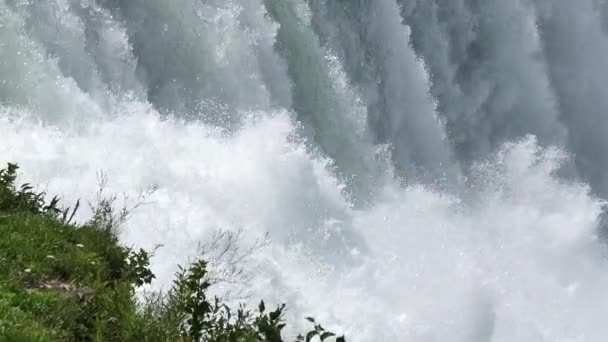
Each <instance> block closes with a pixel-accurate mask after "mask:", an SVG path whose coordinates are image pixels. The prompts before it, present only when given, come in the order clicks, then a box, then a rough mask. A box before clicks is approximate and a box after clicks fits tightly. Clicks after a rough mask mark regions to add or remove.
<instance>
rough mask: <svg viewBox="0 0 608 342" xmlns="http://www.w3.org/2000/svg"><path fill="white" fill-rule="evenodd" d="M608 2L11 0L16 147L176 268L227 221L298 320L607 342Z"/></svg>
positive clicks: (6, 146)
mask: <svg viewBox="0 0 608 342" xmlns="http://www.w3.org/2000/svg"><path fill="white" fill-rule="evenodd" d="M607 3H608V2H606V1H602V0H579V1H569V0H509V1H505V0H485V1H481V0H374V1H364V0H349V1H346V0H306V1H305V0H173V1H164V0H129V1H120V0H53V1H35V0H0V139H1V140H0V141H1V142H2V143H1V144H0V156H1V158H0V162H2V163H4V162H14V163H18V164H19V165H20V166H21V170H22V172H23V174H21V175H20V177H21V178H22V179H23V180H27V181H30V182H32V183H35V184H39V186H40V187H41V188H44V189H46V190H47V192H48V193H52V194H58V195H60V196H62V198H63V201H64V202H66V203H68V204H69V203H73V202H75V201H76V200H78V199H81V200H82V201H83V203H85V202H86V201H91V202H92V201H94V199H95V196H96V195H95V194H96V192H97V190H98V188H99V175H100V174H101V173H103V175H104V177H106V178H107V180H108V182H107V184H106V188H105V189H104V191H105V193H107V194H113V193H114V194H117V195H118V198H119V199H120V201H122V202H121V203H123V202H124V204H125V205H127V206H130V205H133V204H135V203H138V201H143V203H142V205H140V206H138V208H137V210H135V211H134V212H133V213H132V216H131V217H130V219H129V221H128V222H127V223H126V224H125V226H124V227H123V230H122V232H121V236H120V238H121V240H122V242H123V243H125V244H128V245H134V246H138V247H142V248H146V249H149V250H152V249H154V248H155V247H156V246H159V245H160V247H159V248H158V249H157V250H156V252H155V254H154V255H155V256H154V259H153V261H152V270H153V272H154V273H155V274H156V276H157V281H156V282H155V283H154V284H153V287H154V288H155V289H162V288H166V287H167V286H170V281H171V279H172V276H173V273H174V272H175V271H176V269H177V265H178V264H184V263H186V262H188V261H189V260H192V258H194V257H197V256H200V253H201V245H202V244H204V243H205V242H206V241H209V239H211V238H212V237H213V236H214V234H216V233H217V232H218V230H221V231H228V232H236V233H238V234H237V235H238V236H239V239H238V241H236V242H235V245H234V246H233V247H234V248H237V249H241V250H245V251H248V250H249V249H248V248H249V247H248V246H251V245H255V244H256V241H261V240H263V239H265V238H266V237H267V238H268V243H267V244H263V246H261V247H260V248H257V249H255V250H253V251H251V252H250V253H249V254H248V255H247V256H246V257H245V258H238V259H237V260H238V263H239V266H242V267H243V268H244V269H245V270H247V272H248V274H247V279H248V281H247V282H246V283H245V282H239V281H238V279H235V281H234V284H233V285H232V288H231V290H232V293H239V294H242V295H243V298H241V299H243V300H245V301H250V302H251V303H255V302H256V301H257V300H258V299H260V298H264V299H265V300H266V301H267V302H268V303H271V302H274V303H281V302H285V303H287V304H288V307H289V308H290V311H289V312H288V317H287V318H288V319H290V321H293V322H295V323H296V324H295V327H294V328H295V329H299V328H300V326H298V324H302V325H305V323H306V322H299V320H300V318H301V317H303V316H310V315H312V316H315V317H316V318H317V319H318V320H319V321H321V322H323V323H324V325H326V326H331V327H332V330H334V331H344V332H345V333H346V335H347V337H348V340H352V341H462V342H470V341H489V340H491V341H539V340H542V341H604V340H605V339H606V336H608V326H607V325H606V324H605V322H604V316H605V314H608V295H607V294H606V291H605V289H606V288H607V286H608V272H606V271H607V270H608V262H607V260H606V257H605V255H606V246H605V241H603V240H602V239H603V238H600V237H599V236H601V234H600V233H601V232H602V228H601V221H602V217H603V216H604V209H605V208H604V207H605V200H604V198H606V196H608V172H606V170H607V169H608V134H605V133H606V132H608V112H607V111H608V88H607V86H606V84H608V59H607V58H606V56H607V55H608V29H607V27H608V5H607ZM150 186H154V187H155V188H156V189H157V190H156V191H155V192H154V193H152V194H150V195H149V196H148V197H146V198H144V199H142V198H140V197H139V195H140V194H141V193H142V192H145V189H147V188H149V187H150ZM123 195H124V196H123ZM90 215H91V213H90V210H88V209H86V208H85V209H83V210H81V211H80V212H79V213H78V217H77V219H78V220H80V222H83V221H86V220H87V219H88V218H89V217H90ZM231 262H235V260H232V259H230V258H227V259H226V260H221V261H220V262H218V263H216V264H214V265H213V268H214V270H215V271H217V272H221V270H222V269H223V268H224V267H229V266H230V263H231ZM225 290H226V289H225V288H223V287H222V286H219V287H218V288H217V292H218V294H220V295H221V294H224V293H225Z"/></svg>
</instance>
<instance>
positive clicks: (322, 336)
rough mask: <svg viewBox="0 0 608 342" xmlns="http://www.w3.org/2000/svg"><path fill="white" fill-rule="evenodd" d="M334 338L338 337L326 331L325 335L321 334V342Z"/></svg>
mask: <svg viewBox="0 0 608 342" xmlns="http://www.w3.org/2000/svg"><path fill="white" fill-rule="evenodd" d="M332 336H336V334H334V333H332V332H329V331H326V332H324V333H322V334H321V341H325V339H327V338H329V337H332Z"/></svg>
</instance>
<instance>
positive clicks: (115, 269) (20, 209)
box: [0, 164, 344, 342]
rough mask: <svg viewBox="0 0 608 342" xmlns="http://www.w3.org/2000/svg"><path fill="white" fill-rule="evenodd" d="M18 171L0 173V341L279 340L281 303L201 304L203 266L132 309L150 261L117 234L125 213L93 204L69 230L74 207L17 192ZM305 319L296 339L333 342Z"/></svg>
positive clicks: (27, 189) (28, 190) (25, 189)
mask: <svg viewBox="0 0 608 342" xmlns="http://www.w3.org/2000/svg"><path fill="white" fill-rule="evenodd" d="M17 170H18V168H17V166H16V165H14V164H9V165H8V167H7V168H5V169H3V170H0V342H2V341H45V342H46V341H218V342H232V341H234V342H239V341H242V342H255V341H268V342H281V341H284V338H283V336H282V330H283V329H284V327H285V322H284V321H283V312H284V310H285V306H280V307H278V308H276V309H275V310H267V309H266V307H265V305H264V303H263V302H261V303H260V305H259V307H258V308H256V310H247V309H246V308H245V307H244V306H240V307H239V308H237V309H236V310H234V309H231V308H229V307H228V306H226V305H224V304H223V303H222V301H221V300H220V299H218V298H208V296H207V293H206V292H207V290H208V288H209V287H210V283H209V281H208V280H207V278H208V276H207V270H206V266H207V264H206V263H205V261H203V260H198V261H196V262H194V263H193V264H192V265H189V266H188V267H186V268H180V271H179V272H178V273H177V274H176V278H175V280H174V286H173V288H172V289H171V290H170V291H168V292H167V293H165V294H155V295H151V296H149V297H148V298H146V299H145V301H144V302H143V303H142V302H138V301H137V299H136V296H135V291H136V289H137V287H139V286H142V285H143V284H146V283H150V282H151V281H152V280H153V278H154V275H153V274H152V273H151V271H150V270H149V268H148V266H149V262H150V260H149V254H148V253H147V252H146V251H143V250H139V251H133V250H131V249H129V248H126V247H124V246H122V245H121V244H120V243H119V241H118V238H117V237H116V231H117V228H118V227H117V225H119V224H120V223H122V222H123V221H124V218H125V217H126V212H125V211H124V210H123V211H119V213H118V214H114V212H113V210H112V200H102V201H100V202H99V204H98V207H97V208H95V215H94V216H93V218H92V219H91V221H90V222H89V223H87V224H84V225H76V224H73V223H71V221H72V218H73V216H74V213H75V211H76V210H77V208H78V205H76V206H75V208H74V209H72V210H70V209H61V208H60V207H59V200H58V199H57V198H56V197H53V198H52V199H51V200H50V201H47V200H46V199H45V194H44V193H38V192H35V191H34V190H33V188H32V187H31V186H30V185H29V184H24V185H22V186H20V187H17V186H16V185H15V179H16V173H17ZM308 320H309V321H310V322H311V323H313V325H314V327H313V329H311V330H310V331H309V332H308V333H307V334H305V335H301V336H299V337H298V338H297V339H296V341H313V340H314V339H315V338H316V339H317V340H321V341H324V340H329V339H330V338H335V337H334V336H335V335H334V334H333V333H331V332H328V331H326V330H325V329H324V328H323V327H322V326H321V325H319V324H317V323H316V322H315V321H314V319H312V318H308ZM335 340H336V341H337V342H340V341H344V338H343V337H338V338H335Z"/></svg>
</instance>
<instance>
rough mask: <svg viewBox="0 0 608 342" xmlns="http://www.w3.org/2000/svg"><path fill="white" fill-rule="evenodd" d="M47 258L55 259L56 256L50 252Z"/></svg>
mask: <svg viewBox="0 0 608 342" xmlns="http://www.w3.org/2000/svg"><path fill="white" fill-rule="evenodd" d="M46 258H47V259H55V257H54V256H52V255H50V254H49V255H47V256H46Z"/></svg>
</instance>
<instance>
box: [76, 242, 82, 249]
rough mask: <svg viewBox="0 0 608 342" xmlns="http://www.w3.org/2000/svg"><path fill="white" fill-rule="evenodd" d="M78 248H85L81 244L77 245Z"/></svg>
mask: <svg viewBox="0 0 608 342" xmlns="http://www.w3.org/2000/svg"><path fill="white" fill-rule="evenodd" d="M76 247H78V248H84V245H83V244H81V243H79V244H77V245H76Z"/></svg>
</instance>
